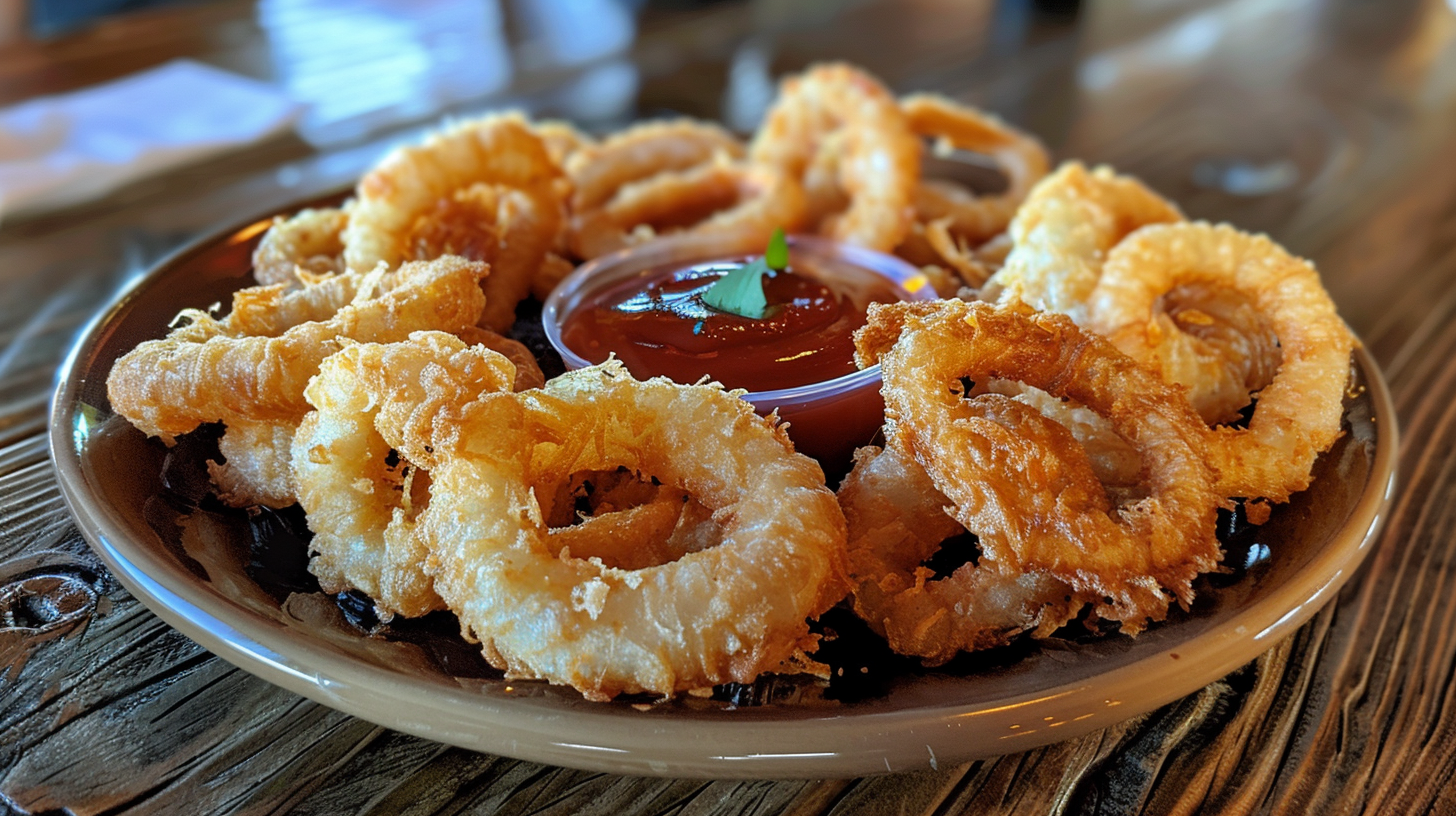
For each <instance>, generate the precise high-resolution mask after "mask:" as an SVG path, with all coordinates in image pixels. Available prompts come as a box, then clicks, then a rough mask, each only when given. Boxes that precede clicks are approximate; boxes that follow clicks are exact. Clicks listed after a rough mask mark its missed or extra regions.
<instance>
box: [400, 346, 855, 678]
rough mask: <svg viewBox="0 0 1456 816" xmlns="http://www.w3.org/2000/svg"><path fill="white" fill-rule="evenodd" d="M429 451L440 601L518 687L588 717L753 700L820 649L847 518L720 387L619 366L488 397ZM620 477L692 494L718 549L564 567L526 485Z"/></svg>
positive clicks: (774, 435)
mask: <svg viewBox="0 0 1456 816" xmlns="http://www.w3.org/2000/svg"><path fill="white" fill-rule="evenodd" d="M381 421H383V416H382V415H381ZM452 429H453V430H454V431H455V433H453V434H452V433H442V430H452ZM433 438H434V440H435V445H434V450H435V453H436V455H437V456H439V457H440V461H439V463H438V465H436V467H435V468H434V469H433V470H432V471H431V474H430V475H431V477H432V480H433V481H432V487H431V492H432V497H431V502H430V505H429V507H428V508H427V509H426V510H425V513H424V514H423V516H422V517H421V520H420V526H419V530H420V532H421V534H422V535H423V536H424V537H425V539H426V540H427V542H428V545H429V548H430V551H431V553H432V559H433V561H432V563H434V564H435V567H434V578H435V588H436V590H437V591H438V592H439V593H440V595H441V596H442V597H443V598H444V599H445V600H446V602H447V603H448V604H449V606H450V608H451V609H452V610H454V611H455V613H456V615H457V616H459V618H460V621H461V627H462V631H463V632H464V633H465V634H466V636H467V637H471V638H472V639H479V641H480V642H481V644H482V648H483V651H484V653H485V656H486V657H487V659H489V660H490V661H491V662H492V663H493V664H494V665H496V666H499V667H501V668H504V669H505V670H506V671H507V672H508V673H509V674H510V675H511V676H520V677H539V678H544V679H547V680H550V681H552V682H555V683H564V684H569V685H571V686H574V687H575V688H577V689H579V690H580V691H581V692H582V693H583V694H585V695H586V696H587V697H588V698H590V699H608V698H611V697H612V696H614V695H616V694H620V693H630V692H639V691H646V692H652V693H655V694H664V695H666V694H671V693H673V692H676V691H680V690H685V689H691V688H698V687H704V686H710V685H714V684H717V683H723V682H728V681H738V682H749V681H751V680H752V679H753V678H755V677H756V676H757V675H758V674H759V673H761V672H763V671H766V670H770V669H772V668H774V667H776V666H778V665H779V664H780V663H781V662H782V661H784V660H785V659H786V658H788V657H789V656H790V655H792V654H793V653H794V652H795V650H797V649H799V648H802V647H807V646H808V645H810V644H811V643H812V637H811V636H810V635H809V634H808V630H807V625H806V623H805V618H806V617H810V616H814V615H818V614H820V613H821V612H823V611H824V610H825V609H827V608H828V607H829V606H830V605H831V604H833V603H834V602H835V601H837V600H838V599H839V598H840V597H841V596H842V595H843V592H844V583H843V582H844V549H843V547H844V543H843V542H844V526H843V525H844V521H843V515H842V514H841V512H840V510H839V506H838V504H837V503H836V502H835V500H834V496H833V494H832V493H830V492H829V491H828V490H827V489H826V488H825V487H824V480H823V474H822V472H821V471H820V470H819V467H818V465H817V464H815V463H814V462H813V460H811V459H808V458H807V457H804V456H802V455H799V454H795V453H793V448H792V445H791V444H790V442H789V441H788V437H787V436H786V434H785V432H784V430H783V429H782V428H780V427H775V426H774V425H773V424H772V423H771V422H769V421H766V420H764V419H762V418H760V417H758V416H757V415H755V414H754V413H753V409H752V406H750V405H748V403H746V402H744V401H742V400H741V399H739V398H738V397H737V395H736V394H733V393H730V392H726V391H723V390H722V389H720V388H718V387H717V386H710V385H698V386H680V385H675V384H673V383H671V382H668V381H667V380H664V379H657V380H652V381H648V382H638V381H635V380H633V379H632V378H631V376H630V375H628V373H627V371H626V369H625V368H623V367H622V366H621V365H620V364H619V363H616V362H609V363H605V364H602V365H601V366H595V367H592V368H586V369H581V370H579V371H575V372H570V373H568V374H565V375H563V376H561V377H558V378H556V379H554V380H552V381H551V382H550V383H548V384H547V385H546V387H545V388H544V389H539V390H533V391H527V392H523V393H521V394H518V395H513V396H499V397H497V396H488V397H486V398H484V399H482V400H481V401H479V402H478V403H475V404H473V405H472V406H471V407H470V409H469V411H468V413H467V415H466V416H465V417H464V418H463V419H462V420H461V421H460V422H458V423H453V424H452V426H451V427H450V428H442V427H441V425H440V424H438V423H437V425H436V427H435V433H434V434H433ZM617 466H623V467H626V468H628V469H630V470H632V471H636V472H644V473H651V474H653V475H654V476H656V477H657V478H659V479H660V480H661V481H662V482H663V483H664V484H665V485H673V486H681V487H685V488H686V489H688V490H690V491H691V492H692V494H693V496H694V497H695V498H696V499H698V500H699V501H701V502H702V503H703V504H704V505H705V506H707V507H708V508H711V509H712V511H713V518H714V519H715V520H718V521H720V522H721V525H722V544H720V545H719V546H716V547H711V548H709V549H706V550H703V551H701V552H690V553H687V554H685V555H683V556H682V557H681V558H679V559H678V560H676V561H673V562H670V563H666V564H661V565H657V566H651V567H646V568H643V569H637V570H625V569H617V568H612V567H608V566H606V565H605V564H604V563H602V561H601V559H582V558H576V557H570V556H569V554H567V553H565V552H563V553H561V555H560V556H559V557H558V555H557V554H556V553H555V552H553V550H552V548H551V545H550V534H549V533H548V531H547V528H546V524H545V520H544V518H543V516H542V512H541V507H540V506H539V505H538V503H537V501H536V499H535V493H536V491H533V490H532V489H531V485H538V486H541V488H540V489H543V490H545V491H546V492H548V493H549V492H551V488H552V484H553V483H555V482H557V481H560V480H564V479H566V478H568V477H569V476H570V475H571V474H572V473H576V472H579V471H581V470H600V469H609V468H614V467H617Z"/></svg>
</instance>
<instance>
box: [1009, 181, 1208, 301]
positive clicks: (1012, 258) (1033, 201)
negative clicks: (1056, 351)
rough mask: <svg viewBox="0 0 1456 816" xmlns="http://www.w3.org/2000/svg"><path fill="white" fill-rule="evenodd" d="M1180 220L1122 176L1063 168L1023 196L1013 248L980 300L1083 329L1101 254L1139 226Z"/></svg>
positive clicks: (1171, 208)
mask: <svg viewBox="0 0 1456 816" xmlns="http://www.w3.org/2000/svg"><path fill="white" fill-rule="evenodd" d="M1181 220H1183V214H1182V213H1180V212H1179V211H1178V208H1177V207H1174V206H1173V205H1172V204H1170V203H1168V202H1167V201H1165V200H1163V199H1162V198H1161V197H1159V196H1158V194H1157V193H1154V192H1153V191H1152V190H1149V189H1148V188H1147V187H1145V186H1143V184H1142V182H1140V181H1138V180H1137V179H1134V178H1132V177H1130V176H1119V175H1116V174H1115V173H1113V172H1112V170H1111V169H1109V168H1107V167H1098V168H1096V169H1094V170H1092V171H1090V172H1089V171H1088V170H1087V168H1085V167H1083V166H1082V165H1081V164H1080V163H1078V162H1067V163H1066V164H1064V165H1062V166H1061V167H1060V168H1059V169H1058V170H1057V172H1055V173H1053V174H1051V175H1050V176H1047V177H1046V178H1045V179H1043V180H1042V181H1041V182H1040V183H1039V184H1037V185H1036V187H1035V188H1034V189H1033V190H1032V191H1031V194H1030V195H1029V196H1028V197H1027V199H1026V203H1025V204H1023V205H1022V206H1021V209H1020V210H1018V211H1017V213H1016V217H1015V218H1014V219H1012V222H1011V226H1010V228H1009V230H1008V231H1009V232H1010V234H1011V240H1012V242H1013V247H1012V249H1011V252H1010V253H1009V254H1008V255H1007V256H1006V263H1005V265H1004V266H1002V267H1001V269H1000V270H999V271H998V272H997V273H996V274H995V275H993V276H991V279H990V280H989V281H987V282H986V288H985V289H984V290H982V292H981V296H982V298H983V299H985V300H989V301H993V302H999V303H1002V304H1005V303H1009V302H1012V301H1016V300H1020V301H1023V302H1025V303H1027V304H1030V305H1031V306H1032V307H1034V308H1036V309H1039V310H1041V311H1044V312H1060V313H1062V314H1065V315H1069V316H1071V318H1072V320H1074V321H1076V322H1077V323H1078V324H1079V325H1083V324H1085V322H1086V318H1087V302H1088V299H1089V298H1090V297H1091V295H1092V290H1093V288H1095V287H1096V286H1097V280H1098V278H1100V277H1101V276H1102V261H1103V259H1104V258H1105V257H1106V255H1107V252H1108V251H1109V250H1111V249H1112V248H1113V247H1114V246H1116V245H1117V243H1118V242H1119V241H1121V240H1122V239H1123V238H1124V237H1126V236H1127V235H1128V234H1129V233H1131V232H1132V231H1133V230H1135V229H1137V228H1138V227H1141V226H1144V225H1147V224H1160V223H1171V222H1174V221H1181Z"/></svg>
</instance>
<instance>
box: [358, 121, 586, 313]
mask: <svg viewBox="0 0 1456 816" xmlns="http://www.w3.org/2000/svg"><path fill="white" fill-rule="evenodd" d="M561 181H562V172H561V170H560V168H558V167H557V166H556V163H555V162H553V161H552V160H551V156H550V154H549V153H548V152H547V149H546V146H545V145H544V144H542V142H541V139H540V138H538V137H537V136H536V135H535V134H534V133H532V131H531V129H530V127H529V126H528V125H527V124H526V122H525V120H524V119H522V118H521V117H519V116H516V115H510V114H507V115H499V116H492V117H487V118H484V119H479V120H475V121H471V122H463V123H461V124H458V125H455V126H454V127H451V128H449V129H447V130H445V131H442V132H440V133H437V134H435V135H433V136H431V137H430V138H429V139H427V140H426V141H425V143H424V144H422V145H418V146H410V147H402V148H398V149H396V150H395V151H394V152H392V153H390V154H389V155H388V156H386V157H385V158H384V159H383V160H382V161H381V162H380V163H379V164H378V165H376V166H375V168H374V169H373V170H371V171H369V172H368V173H367V174H365V175H364V177H363V178H361V179H360V180H359V185H358V189H357V203H356V204H355V207H354V211H353V214H352V215H351V216H350V218H349V225H348V227H347V228H346V229H345V230H344V260H345V262H346V263H347V264H348V267H349V268H350V269H354V270H367V269H372V268H374V266H375V264H378V263H379V262H381V261H383V262H385V263H387V264H390V265H391V266H392V265H395V264H398V263H401V262H403V261H408V260H428V259H431V258H435V257H438V256H440V255H445V254H459V255H463V256H465V257H468V258H471V259H472V260H479V261H485V262H487V263H489V264H490V265H491V272H490V275H489V276H488V277H486V279H485V280H484V283H483V284H482V285H483V286H484V289H485V296H486V306H485V311H484V313H483V314H482V315H481V318H480V321H481V325H482V326H484V327H485V328H489V329H492V330H495V331H503V330H505V329H508V328H509V327H510V325H511V324H512V323H514V322H515V308H516V304H517V303H519V302H520V301H521V299H522V298H524V297H525V296H526V295H527V294H528V293H529V292H530V291H531V282H532V277H533V276H534V275H535V273H536V270H537V268H538V267H539V266H540V264H541V261H542V259H543V258H544V257H545V256H546V253H547V252H548V251H550V250H551V249H552V247H553V246H554V245H555V242H556V240H557V235H558V233H559V231H560V229H561V224H562V219H563V218H564V212H565V210H564V207H565V202H564V201H563V200H562V194H563V192H564V189H565V188H564V186H563V185H562V184H561Z"/></svg>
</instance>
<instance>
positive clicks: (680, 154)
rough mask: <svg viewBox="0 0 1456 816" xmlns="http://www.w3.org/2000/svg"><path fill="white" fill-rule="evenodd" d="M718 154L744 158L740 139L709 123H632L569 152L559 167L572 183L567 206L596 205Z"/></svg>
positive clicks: (580, 208)
mask: <svg viewBox="0 0 1456 816" xmlns="http://www.w3.org/2000/svg"><path fill="white" fill-rule="evenodd" d="M720 156H722V157H726V158H728V159H731V160H736V159H741V158H743V143H742V142H740V141H738V137H736V136H734V135H733V134H732V133H729V132H728V131H726V130H724V129H723V128H721V127H719V126H718V125H715V124H712V123H711V122H699V121H696V120H693V119H673V120H669V121H662V122H644V123H642V124H639V125H634V126H632V127H629V128H627V129H626V130H623V131H620V132H618V133H614V134H612V135H611V136H610V137H608V138H607V139H604V140H603V141H601V142H598V143H596V144H591V145H584V146H581V147H578V148H577V149H576V150H575V151H574V152H572V154H571V156H570V158H569V159H567V161H566V163H565V165H564V166H565V168H566V175H567V177H568V178H569V179H570V180H571V184H572V187H573V190H572V194H571V209H572V210H573V211H574V212H585V211H589V210H595V209H599V208H601V207H603V206H605V205H606V204H607V202H609V201H611V200H612V198H613V197H614V196H616V195H617V193H618V191H619V190H621V189H622V188H623V187H625V186H627V185H628V184H631V183H633V182H638V181H642V180H644V179H648V178H651V177H652V176H655V175H657V174H659V173H669V172H674V171H682V170H689V169H692V168H694V167H697V166H698V165H701V164H708V163H711V162H713V161H714V160H715V159H717V158H718V157H720Z"/></svg>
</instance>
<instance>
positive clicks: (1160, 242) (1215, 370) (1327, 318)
mask: <svg viewBox="0 0 1456 816" xmlns="http://www.w3.org/2000/svg"><path fill="white" fill-rule="evenodd" d="M1102 278H1103V279H1102V281H1101V282H1100V283H1099V284H1098V286H1097V289H1096V291H1095V292H1094V293H1093V295H1092V304H1093V307H1092V317H1091V323H1092V325H1093V326H1094V327H1095V328H1096V329H1097V330H1098V331H1101V332H1102V333H1104V334H1106V335H1107V336H1108V337H1111V338H1112V341H1113V342H1114V343H1116V344H1117V346H1118V348H1120V349H1122V350H1123V351H1125V352H1127V353H1128V354H1130V355H1131V356H1133V357H1134V358H1137V359H1139V360H1144V361H1147V362H1148V363H1150V364H1152V365H1155V366H1157V367H1159V368H1161V370H1162V372H1163V376H1164V377H1165V378H1167V379H1168V380H1170V381H1172V382H1178V383H1182V384H1184V385H1187V386H1189V388H1190V389H1191V390H1192V392H1193V393H1194V394H1198V393H1200V389H1203V390H1204V391H1205V392H1207V391H1214V392H1217V391H1218V390H1220V389H1222V390H1224V391H1229V390H1231V391H1233V392H1234V393H1235V394H1236V395H1237V398H1236V399H1234V400H1233V402H1235V403H1237V405H1236V406H1235V410H1237V407H1242V405H1244V404H1246V403H1247V401H1248V396H1249V392H1250V390H1252V389H1254V388H1258V387H1262V390H1261V391H1260V392H1259V399H1258V402H1257V404H1256V405H1255V407H1254V414H1253V416H1252V417H1251V418H1250V420H1249V424H1248V427H1247V428H1246V429H1243V428H1236V427H1228V426H1223V427H1219V428H1216V429H1215V442H1214V445H1213V455H1214V460H1213V461H1214V464H1215V466H1216V467H1217V468H1218V471H1219V474H1220V489H1221V490H1222V491H1223V494H1224V495H1226V496H1243V497H1246V498H1251V499H1252V498H1267V499H1271V500H1273V501H1278V502H1282V501H1287V500H1288V499H1289V495H1290V494H1291V493H1294V492H1297V491H1300V490H1303V489H1305V488H1306V487H1308V486H1309V483H1310V479H1311V478H1312V477H1311V472H1312V469H1313V466H1314V460H1315V457H1317V456H1318V455H1319V454H1320V452H1321V451H1324V450H1325V449H1327V448H1329V446H1330V445H1332V444H1334V441H1335V439H1336V438H1338V437H1339V435H1340V422H1341V416H1342V412H1343V400H1344V394H1345V387H1346V384H1347V383H1348V382H1349V377H1350V352H1351V350H1352V349H1353V348H1354V345H1355V339H1354V337H1353V336H1352V335H1351V334H1350V331H1349V329H1348V328H1346V327H1345V323H1344V321H1343V320H1341V319H1340V316H1339V315H1338V314H1336V313H1335V306H1334V303H1332V302H1331V301H1330V296H1329V294H1328V293H1327V292H1325V290H1324V287H1323V286H1322V285H1321V284H1320V280H1319V274H1318V273H1317V272H1315V270H1314V267H1313V266H1312V265H1310V263H1309V262H1308V261H1305V260H1303V259H1302V258H1297V257H1295V256H1293V255H1290V254H1289V253H1288V252H1286V251H1284V249H1282V248H1281V247H1280V246H1279V245H1278V244H1276V243H1274V242H1273V241H1271V240H1269V239H1268V238H1267V237H1265V236H1262V235H1250V234H1248V233H1245V232H1240V231H1239V230H1236V229H1234V228H1233V227H1230V226H1227V225H1219V226H1213V225H1210V224H1206V223H1201V222H1200V223H1194V224H1188V223H1183V224H1171V225H1159V226H1153V227H1146V228H1144V229H1141V230H1139V231H1137V232H1135V233H1133V234H1132V235H1130V236H1128V238H1127V239H1126V240H1124V241H1123V242H1122V243H1121V244H1119V245H1118V246H1117V248H1116V249H1115V250H1113V252H1112V254H1111V255H1109V256H1108V259H1107V264H1106V266H1105V267H1104V270H1103V276H1102ZM1190 285H1203V286H1212V287H1218V288H1221V289H1223V290H1228V291H1232V292H1234V293H1236V294H1237V295H1238V296H1240V297H1241V298H1242V299H1243V300H1244V301H1245V303H1246V304H1247V305H1248V306H1250V307H1252V309H1253V311H1254V312H1255V313H1256V314H1257V319H1258V320H1259V321H1262V322H1263V323H1264V324H1265V325H1267V326H1268V329H1269V331H1270V332H1271V333H1272V334H1273V336H1274V338H1277V348H1276V347H1275V346H1274V342H1273V341H1270V340H1267V339H1265V340H1262V341H1261V340H1260V339H1259V337H1260V335H1259V334H1257V333H1255V332H1252V331H1239V332H1233V333H1225V334H1222V335H1208V334H1203V335H1200V334H1199V333H1197V332H1196V331H1186V330H1184V329H1182V328H1181V327H1180V326H1179V324H1178V322H1177V321H1175V320H1174V319H1173V318H1172V317H1170V316H1169V315H1168V314H1167V313H1165V312H1160V309H1159V302H1160V300H1161V299H1163V298H1164V297H1165V296H1166V295H1167V294H1168V293H1169V292H1170V291H1174V290H1176V289H1177V288H1179V287H1184V286H1190ZM1243 322H1247V323H1252V322H1254V320H1253V319H1251V318H1247V317H1246V318H1243ZM1250 338H1253V339H1252V340H1251V339H1250ZM1251 346H1252V348H1251ZM1264 357H1272V358H1273V360H1276V361H1277V366H1278V369H1277V371H1276V372H1275V373H1274V375H1273V377H1272V380H1270V381H1267V385H1265V384H1264V383H1262V382H1259V376H1260V375H1258V374H1256V373H1253V372H1256V371H1258V370H1259V369H1260V368H1261V365H1260V362H1259V360H1260V358H1264ZM1267 366H1268V363H1267V362H1265V363H1263V365H1262V367H1263V368H1267ZM1266 376H1267V375H1266ZM1210 382H1211V383H1213V385H1212V386H1205V385H1204V384H1205V383H1210Z"/></svg>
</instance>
